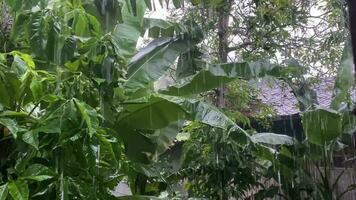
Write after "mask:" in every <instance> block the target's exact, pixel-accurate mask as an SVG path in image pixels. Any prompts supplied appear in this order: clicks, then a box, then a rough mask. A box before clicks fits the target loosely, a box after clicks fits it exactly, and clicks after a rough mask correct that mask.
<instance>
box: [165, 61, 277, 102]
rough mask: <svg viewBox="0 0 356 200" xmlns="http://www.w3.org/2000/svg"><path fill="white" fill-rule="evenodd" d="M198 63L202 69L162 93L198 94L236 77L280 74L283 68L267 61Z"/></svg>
mask: <svg viewBox="0 0 356 200" xmlns="http://www.w3.org/2000/svg"><path fill="white" fill-rule="evenodd" d="M196 64H197V66H199V68H202V70H201V71H199V72H198V73H196V74H194V75H192V76H188V77H186V78H184V79H181V80H179V81H178V83H177V84H175V85H173V86H170V87H169V88H167V89H166V90H162V91H161V93H163V94H169V95H179V96H184V95H191V94H198V93H200V92H204V91H208V90H211V89H213V88H216V87H219V86H221V85H223V84H226V83H228V82H231V81H233V80H234V79H236V78H244V79H251V78H257V77H263V76H266V75H272V76H280V71H281V70H282V69H281V67H279V66H277V65H272V64H269V63H266V62H251V63H248V62H242V63H224V64H209V63H206V62H204V61H196Z"/></svg>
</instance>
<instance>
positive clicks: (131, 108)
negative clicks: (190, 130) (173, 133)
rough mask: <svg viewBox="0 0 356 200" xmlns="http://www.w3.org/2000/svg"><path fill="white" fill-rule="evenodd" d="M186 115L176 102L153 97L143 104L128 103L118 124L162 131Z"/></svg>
mask: <svg viewBox="0 0 356 200" xmlns="http://www.w3.org/2000/svg"><path fill="white" fill-rule="evenodd" d="M185 114H186V113H185V112H184V110H183V109H182V108H181V106H180V105H179V104H177V103H176V102H172V101H169V100H167V99H165V98H161V97H160V96H154V95H152V96H151V97H150V98H149V99H148V100H147V101H144V102H142V103H131V104H129V103H126V105H125V106H124V111H123V114H122V115H121V116H120V117H119V121H118V123H119V124H125V125H128V126H130V127H133V128H137V129H161V128H164V127H166V126H168V125H169V124H170V123H171V122H175V121H177V120H178V119H181V118H183V117H184V116H185Z"/></svg>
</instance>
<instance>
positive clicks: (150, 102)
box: [115, 94, 249, 163]
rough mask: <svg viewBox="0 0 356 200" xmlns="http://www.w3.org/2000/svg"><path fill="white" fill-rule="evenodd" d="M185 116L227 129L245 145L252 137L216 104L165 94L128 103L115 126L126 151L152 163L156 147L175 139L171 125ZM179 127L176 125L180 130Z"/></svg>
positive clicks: (132, 157) (177, 130) (141, 160)
mask: <svg viewBox="0 0 356 200" xmlns="http://www.w3.org/2000/svg"><path fill="white" fill-rule="evenodd" d="M181 119H182V120H192V121H198V122H201V123H204V124H207V125H209V126H213V127H217V128H221V129H224V130H225V131H227V133H228V134H231V135H232V136H233V138H236V141H237V142H238V143H240V144H245V143H246V141H247V140H248V138H249V136H248V134H247V133H246V132H244V131H243V130H242V129H241V128H240V127H239V126H237V125H236V124H235V123H234V122H233V121H232V120H231V119H230V118H229V117H227V116H226V115H225V114H224V113H222V112H221V111H219V110H218V109H217V108H215V107H214V106H212V105H209V104H207V103H204V102H202V101H199V100H195V99H188V98H182V97H176V96H169V95H161V94H152V95H151V97H150V98H148V99H147V101H145V102H141V103H138V102H133V103H129V102H128V103H127V104H126V105H125V106H124V108H123V113H122V115H121V116H120V117H119V119H118V122H117V125H116V128H115V129H116V130H118V133H119V137H120V138H121V139H122V140H123V141H124V143H125V146H126V154H127V155H128V156H129V157H130V158H131V159H133V160H135V161H140V162H143V163H148V161H149V159H148V157H149V156H150V155H151V156H152V155H153V153H154V152H155V149H156V146H158V147H162V146H163V147H164V146H167V144H169V143H170V142H171V141H172V140H173V139H174V137H171V135H172V134H174V133H172V129H171V128H172V127H170V126H171V125H172V124H174V123H175V122H177V121H179V120H181ZM179 127H180V126H176V127H175V128H176V132H177V133H178V132H179ZM155 130H156V131H159V134H163V135H160V136H159V135H157V132H156V135H155V134H154V131H155ZM157 136H158V137H157ZM149 138H151V140H150V139H149ZM161 138H163V140H161ZM167 139H168V140H167ZM169 140H170V141H169ZM137 143H140V145H137Z"/></svg>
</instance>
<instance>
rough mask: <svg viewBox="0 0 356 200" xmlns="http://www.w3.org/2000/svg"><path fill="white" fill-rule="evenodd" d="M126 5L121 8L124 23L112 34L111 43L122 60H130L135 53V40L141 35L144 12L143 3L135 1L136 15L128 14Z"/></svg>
mask: <svg viewBox="0 0 356 200" xmlns="http://www.w3.org/2000/svg"><path fill="white" fill-rule="evenodd" d="M129 6H130V5H128V4H127V3H125V4H124V6H123V7H122V18H123V21H124V23H121V24H118V25H117V26H116V27H115V28H114V30H113V32H112V34H111V35H112V42H113V44H114V47H115V50H116V51H117V53H118V54H119V55H121V56H122V57H124V58H127V59H129V58H131V57H132V55H133V54H134V53H135V51H136V44H137V40H138V38H139V37H140V35H141V30H142V26H143V17H144V13H145V10H146V4H145V2H144V1H137V4H136V8H137V9H136V10H137V13H136V14H137V15H134V14H133V13H131V12H129Z"/></svg>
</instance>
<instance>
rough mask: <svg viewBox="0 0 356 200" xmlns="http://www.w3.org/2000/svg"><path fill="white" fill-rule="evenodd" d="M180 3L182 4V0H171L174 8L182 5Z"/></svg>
mask: <svg viewBox="0 0 356 200" xmlns="http://www.w3.org/2000/svg"><path fill="white" fill-rule="evenodd" d="M182 4H183V1H182V0H173V5H174V7H176V8H180V7H181V6H182Z"/></svg>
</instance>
